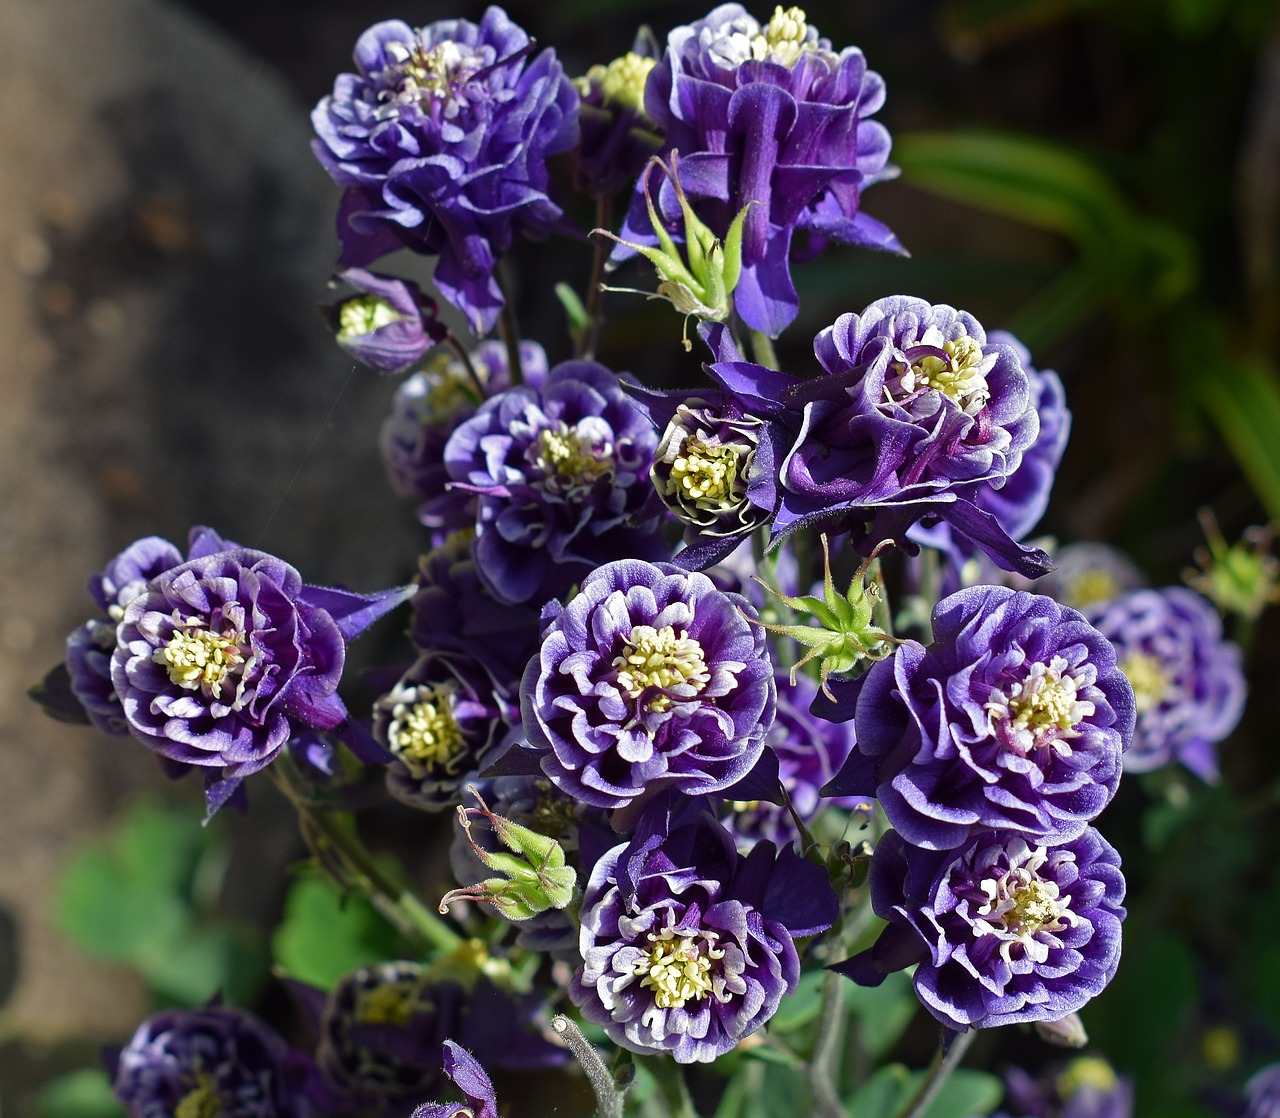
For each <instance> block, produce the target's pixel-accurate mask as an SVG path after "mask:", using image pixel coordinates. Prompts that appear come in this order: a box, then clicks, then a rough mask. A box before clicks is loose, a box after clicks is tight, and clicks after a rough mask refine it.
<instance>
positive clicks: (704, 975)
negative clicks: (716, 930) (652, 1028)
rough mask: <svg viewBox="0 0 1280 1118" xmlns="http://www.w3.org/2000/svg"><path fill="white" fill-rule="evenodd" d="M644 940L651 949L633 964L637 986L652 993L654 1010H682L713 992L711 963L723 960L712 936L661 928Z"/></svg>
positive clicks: (713, 975)
mask: <svg viewBox="0 0 1280 1118" xmlns="http://www.w3.org/2000/svg"><path fill="white" fill-rule="evenodd" d="M648 939H649V942H650V943H651V944H652V945H653V946H652V947H650V948H649V953H648V954H647V955H642V956H641V957H640V958H639V959H638V960H637V961H636V964H635V973H636V974H638V975H640V976H641V979H640V985H641V986H643V987H645V988H646V989H648V990H652V991H653V992H654V999H653V1000H654V1002H655V1003H656V1004H657V1006H658V1008H660V1009H683V1008H684V1004H685V1002H687V1001H690V1000H693V1001H701V1000H702V999H703V998H705V997H706V996H707V995H708V994H711V993H713V992H714V990H715V974H714V968H713V964H714V963H715V962H716V961H717V960H719V959H722V958H724V950H723V949H722V948H717V947H716V946H715V944H714V934H713V933H710V932H692V931H689V932H682V931H680V930H678V929H675V928H664V929H663V930H662V931H661V932H650V933H649V936H648ZM699 940H700V941H701V942H699Z"/></svg>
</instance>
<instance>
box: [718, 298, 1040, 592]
mask: <svg viewBox="0 0 1280 1118" xmlns="http://www.w3.org/2000/svg"><path fill="white" fill-rule="evenodd" d="M813 345H814V353H815V354H816V355H817V358H818V362H819V363H820V364H821V365H822V368H823V369H824V371H825V375H824V376H820V377H818V378H816V379H814V380H808V381H799V382H793V385H792V386H791V387H789V388H786V389H784V403H786V404H787V405H788V406H789V407H790V408H792V409H793V410H799V412H800V430H799V433H798V435H797V436H796V438H795V442H794V443H793V445H792V446H791V448H790V450H789V452H788V453H787V454H786V456H785V458H783V459H782V461H781V463H780V468H779V481H780V484H781V487H782V500H781V504H780V506H779V509H778V515H777V518H776V520H775V521H774V527H773V531H774V536H775V537H778V536H783V535H786V534H788V533H789V532H791V531H793V530H794V529H796V528H799V527H803V526H806V525H809V524H812V523H814V522H818V521H822V522H827V521H831V520H836V522H837V526H838V525H841V524H848V525H849V526H852V527H857V528H858V529H860V530H862V529H863V526H864V525H869V527H868V528H866V529H865V531H866V532H867V534H868V535H869V536H870V537H871V540H870V542H877V541H879V540H883V539H893V538H899V537H900V536H901V535H902V534H904V533H905V532H906V530H907V528H908V527H909V526H910V525H911V524H913V523H914V522H916V521H917V520H920V519H921V518H923V517H937V518H940V519H942V520H945V521H946V522H947V523H948V524H949V525H950V527H951V529H952V530H953V531H954V532H957V533H958V534H960V535H962V536H964V537H966V538H968V539H969V540H971V541H972V542H973V543H974V544H976V545H977V546H978V547H980V548H982V550H983V551H985V552H986V553H987V554H988V555H990V556H991V557H992V558H993V559H994V560H996V562H997V563H999V564H1000V565H1001V566H1002V567H1005V568H1006V569H1012V570H1018V571H1019V572H1020V573H1022V574H1026V575H1030V576H1034V575H1037V574H1042V573H1043V572H1044V570H1046V569H1048V560H1047V558H1046V557H1045V555H1044V553H1043V552H1040V551H1038V550H1035V549H1031V548H1026V547H1022V546H1020V545H1019V544H1017V543H1015V542H1014V540H1012V539H1011V538H1010V537H1009V534H1008V532H1006V531H1005V529H1004V528H1003V527H1002V526H1001V523H1000V521H999V520H998V519H997V517H996V516H995V515H994V514H993V513H992V512H989V511H987V510H985V509H983V508H982V507H980V505H979V504H978V501H977V498H978V494H979V492H980V491H982V490H983V489H991V488H994V487H998V486H1001V485H1004V484H1005V483H1006V481H1007V479H1008V478H1009V477H1010V476H1011V475H1012V474H1013V473H1014V472H1015V471H1016V470H1017V469H1018V467H1019V466H1020V464H1021V463H1022V458H1023V454H1024V452H1025V451H1027V449H1028V448H1030V447H1031V446H1032V445H1033V444H1034V443H1035V441H1036V438H1037V436H1038V434H1039V430H1040V421H1039V418H1038V416H1037V414H1036V408H1035V400H1034V398H1033V396H1032V392H1031V387H1030V384H1029V382H1028V379H1027V373H1026V370H1025V369H1024V368H1023V367H1022V362H1021V360H1020V358H1019V356H1018V352H1017V350H1015V349H1014V348H1013V347H1012V346H1009V345H1006V344H1003V343H992V342H990V341H988V339H987V336H986V333H985V331H984V330H983V328H982V326H981V324H979V323H978V321H977V320H976V319H974V318H973V316H972V315H969V314H967V313H965V312H964V311H957V310H955V309H954V308H952V307H948V306H945V305H938V306H932V305H930V304H929V303H926V302H925V301H924V300H923V299H915V298H911V297H909V296H905V295H896V296H891V297H890V298H887V299H880V300H879V301H877V302H875V303H872V304H871V305H870V306H869V307H867V309H866V310H865V311H863V312H862V314H860V315H858V314H844V315H841V316H840V317H839V318H838V319H837V320H836V321H835V323H834V325H832V326H829V327H827V328H826V329H825V330H823V331H822V332H821V333H820V334H818V336H817V337H816V338H814V343H813ZM717 371H719V370H718V369H717V368H716V367H714V366H713V368H712V373H713V375H715V374H716V373H717ZM753 374H754V379H757V380H758V379H759V376H760V374H759V371H758V367H757V368H756V369H755V370H753V369H752V367H750V366H739V367H737V368H734V367H729V368H725V369H724V370H723V372H722V373H721V376H720V379H722V381H723V380H726V378H728V377H732V378H733V379H734V380H737V381H740V380H742V379H743V378H744V377H745V378H746V379H747V380H751V379H753ZM780 376H781V374H778V373H772V372H769V373H768V378H770V379H777V378H779V377H780Z"/></svg>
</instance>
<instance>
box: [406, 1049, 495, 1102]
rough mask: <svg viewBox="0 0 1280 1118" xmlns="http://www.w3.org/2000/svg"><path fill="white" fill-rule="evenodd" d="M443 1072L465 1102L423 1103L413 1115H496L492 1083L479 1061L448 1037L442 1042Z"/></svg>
mask: <svg viewBox="0 0 1280 1118" xmlns="http://www.w3.org/2000/svg"><path fill="white" fill-rule="evenodd" d="M444 1073H445V1075H447V1076H448V1077H449V1079H450V1080H451V1081H452V1082H453V1085H454V1086H455V1087H457V1088H458V1090H460V1091H461V1092H462V1093H463V1094H464V1095H466V1096H467V1101H466V1102H465V1103H458V1102H450V1103H439V1102H429V1103H424V1104H423V1105H422V1106H420V1107H418V1109H417V1110H415V1111H414V1112H413V1118H498V1099H497V1096H496V1095H495V1094H494V1091H493V1082H492V1081H491V1080H490V1079H489V1076H488V1074H487V1073H486V1072H485V1070H484V1068H483V1067H482V1066H481V1065H480V1061H479V1060H477V1059H476V1058H475V1057H474V1056H473V1055H471V1053H470V1052H468V1051H467V1050H466V1049H465V1048H461V1047H459V1046H458V1045H456V1044H454V1042H453V1041H451V1040H446V1041H445V1042H444Z"/></svg>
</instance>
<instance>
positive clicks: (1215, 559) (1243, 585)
mask: <svg viewBox="0 0 1280 1118" xmlns="http://www.w3.org/2000/svg"><path fill="white" fill-rule="evenodd" d="M1200 524H1201V527H1203V529H1204V534H1205V539H1206V541H1207V542H1208V545H1209V546H1208V547H1207V548H1204V547H1201V548H1197V549H1196V552H1195V560H1196V562H1197V563H1198V564H1199V566H1200V569H1199V570H1188V571H1186V572H1185V573H1184V575H1183V578H1184V579H1185V580H1186V582H1187V585H1188V586H1190V587H1191V588H1192V589H1193V590H1198V591H1199V592H1200V593H1201V594H1203V595H1204V596H1205V597H1206V598H1208V599H1209V601H1211V602H1212V603H1213V604H1214V605H1215V606H1217V607H1218V608H1219V609H1220V610H1223V611H1225V612H1227V613H1235V614H1239V615H1240V617H1242V618H1243V619H1245V620H1246V621H1256V620H1257V619H1258V617H1259V615H1261V613H1262V611H1263V610H1264V609H1266V608H1267V606H1269V605H1272V604H1274V603H1275V602H1280V585H1278V584H1280V559H1277V558H1276V557H1275V555H1273V554H1272V553H1271V545H1272V543H1273V542H1274V541H1275V535H1276V530H1275V526H1274V525H1270V524H1269V525H1266V526H1265V527H1257V526H1255V527H1252V528H1246V529H1245V531H1244V538H1243V539H1241V540H1239V541H1237V542H1236V543H1233V544H1228V543H1227V541H1226V539H1225V538H1224V537H1223V535H1222V531H1221V529H1220V528H1219V527H1218V523H1217V521H1216V520H1215V519H1214V516H1213V514H1212V513H1211V512H1209V511H1208V510H1207V509H1205V510H1203V511H1202V512H1201V514H1200Z"/></svg>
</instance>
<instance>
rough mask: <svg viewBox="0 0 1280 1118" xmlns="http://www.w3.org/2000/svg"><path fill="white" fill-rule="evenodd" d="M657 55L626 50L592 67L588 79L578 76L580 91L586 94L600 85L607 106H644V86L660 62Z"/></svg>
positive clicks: (634, 107) (639, 107) (632, 107)
mask: <svg viewBox="0 0 1280 1118" xmlns="http://www.w3.org/2000/svg"><path fill="white" fill-rule="evenodd" d="M657 62H658V60H657V59H656V58H645V57H644V55H640V54H636V53H635V51H627V53H626V54H624V55H623V56H622V57H621V58H615V59H614V60H613V61H612V62H610V63H609V64H608V65H607V66H592V67H591V69H590V70H588V71H587V76H586V77H585V78H579V79H578V82H577V85H578V92H579V93H581V94H582V95H583V96H584V97H585V96H586V95H587V94H588V92H589V91H590V89H591V87H592V86H595V87H598V88H599V90H600V92H601V94H602V95H603V97H604V103H605V104H606V105H616V106H617V107H618V108H620V109H634V110H635V111H636V112H640V111H641V110H643V109H644V87H645V83H646V82H647V81H648V80H649V73H650V71H651V70H652V69H653V68H654V66H655V65H657Z"/></svg>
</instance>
